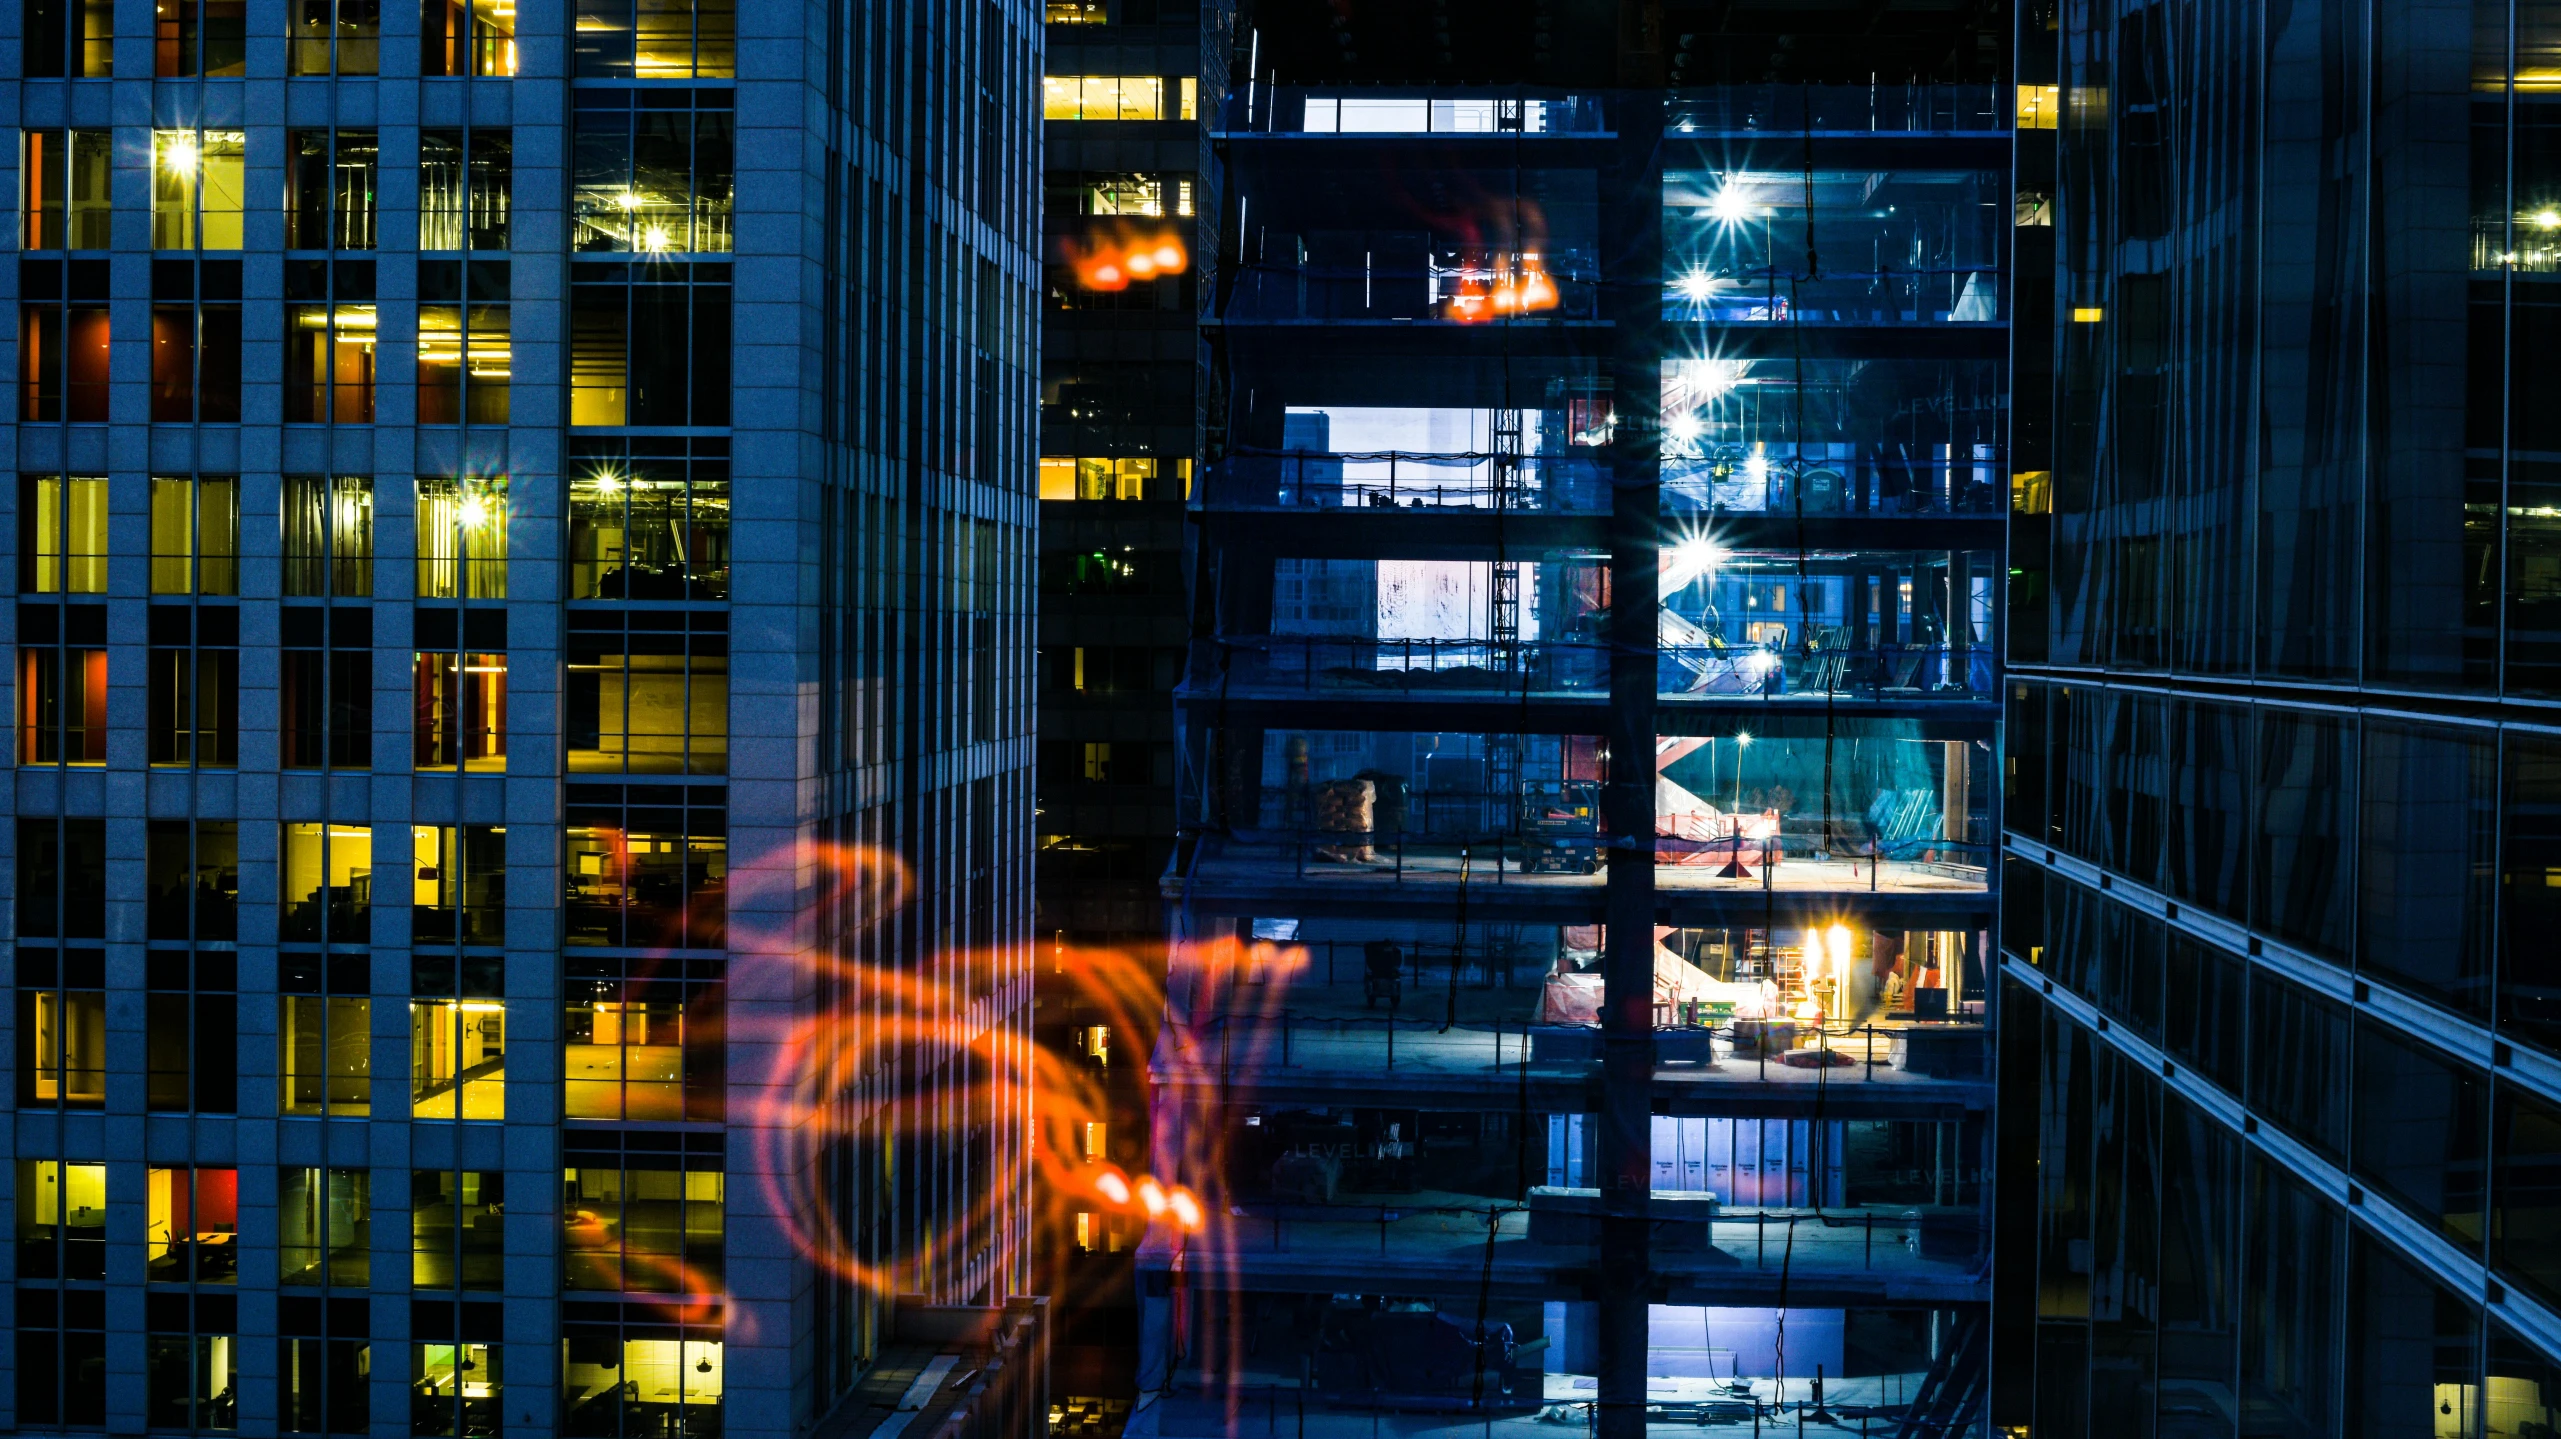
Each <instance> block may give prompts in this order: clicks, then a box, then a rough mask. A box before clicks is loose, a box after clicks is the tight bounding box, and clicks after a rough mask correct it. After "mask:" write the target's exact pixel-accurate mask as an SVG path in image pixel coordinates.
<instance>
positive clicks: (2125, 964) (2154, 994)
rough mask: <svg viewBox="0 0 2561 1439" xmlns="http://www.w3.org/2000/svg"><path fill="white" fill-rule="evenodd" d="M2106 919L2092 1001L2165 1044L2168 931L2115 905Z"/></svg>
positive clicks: (2107, 908)
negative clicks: (2163, 986)
mask: <svg viewBox="0 0 2561 1439" xmlns="http://www.w3.org/2000/svg"><path fill="white" fill-rule="evenodd" d="M2101 903H2102V904H2104V905H2105V909H2104V910H2103V912H2102V914H2101V916H2100V929H2099V947H2098V956H2097V957H2098V970H2099V973H2098V984H2097V986H2096V992H2095V993H2093V994H2092V995H2091V996H2090V997H2091V998H2093V999H2095V1000H2097V1001H2098V1004H2099V1007H2100V1008H2101V1009H2104V1010H2106V1011H2107V1012H2108V1014H2109V1015H2110V1016H2112V1017H2113V1018H2115V1019H2116V1020H2117V1021H2118V1022H2119V1023H2121V1024H2123V1025H2124V1026H2125V1027H2126V1028H2128V1029H2130V1030H2132V1031H2134V1032H2135V1033H2136V1034H2138V1035H2141V1036H2142V1037H2143V1038H2144V1039H2146V1040H2148V1041H2150V1042H2152V1043H2156V1044H2157V1043H2159V1042H2160V1039H2161V977H2162V969H2163V945H2164V942H2165V940H2166V937H2167V930H2166V927H2165V926H2164V925H2163V924H2162V923H2161V921H2159V920H2157V919H2154V918H2153V917H2152V916H2150V915H2148V914H2144V913H2142V912H2141V911H2139V910H2133V909H2128V908H2127V907H2125V906H2124V905H2121V904H2118V903H2116V902H2114V901H2112V900H2108V901H2101Z"/></svg>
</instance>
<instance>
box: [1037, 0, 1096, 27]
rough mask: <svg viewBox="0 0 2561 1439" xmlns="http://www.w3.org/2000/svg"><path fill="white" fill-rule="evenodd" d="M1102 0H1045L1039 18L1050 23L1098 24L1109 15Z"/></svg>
mask: <svg viewBox="0 0 2561 1439" xmlns="http://www.w3.org/2000/svg"><path fill="white" fill-rule="evenodd" d="M1104 12H1105V7H1104V4H1103V0H1047V3H1046V5H1045V6H1044V8H1043V10H1042V15H1041V18H1042V19H1043V20H1044V21H1046V22H1047V23H1049V24H1052V25H1100V24H1102V23H1103V22H1104V21H1106V20H1108V19H1110V18H1111V17H1110V16H1109V15H1107V14H1106V13H1104Z"/></svg>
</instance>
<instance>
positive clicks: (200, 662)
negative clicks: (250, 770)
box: [145, 605, 240, 766]
mask: <svg viewBox="0 0 2561 1439" xmlns="http://www.w3.org/2000/svg"><path fill="white" fill-rule="evenodd" d="M146 698H147V701H148V703H149V705H150V717H149V723H148V724H147V725H146V726H145V728H146V730H147V732H148V737H149V740H150V758H151V762H152V763H153V764H156V765H196V766H230V765H236V764H238V763H239V762H240V611H239V610H237V609H235V608H233V607H231V606H229V605H153V606H152V607H151V677H150V684H149V686H148V693H147V696H146Z"/></svg>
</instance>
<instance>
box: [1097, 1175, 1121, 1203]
mask: <svg viewBox="0 0 2561 1439" xmlns="http://www.w3.org/2000/svg"><path fill="white" fill-rule="evenodd" d="M1094 1192H1095V1193H1096V1194H1099V1195H1101V1196H1102V1197H1103V1198H1105V1199H1108V1200H1110V1201H1111V1202H1112V1203H1114V1204H1127V1203H1128V1202H1129V1181H1128V1180H1127V1179H1125V1178H1123V1177H1122V1176H1121V1172H1120V1171H1119V1170H1117V1169H1113V1168H1111V1167H1109V1166H1105V1167H1104V1169H1103V1172H1102V1173H1100V1174H1097V1175H1095V1176H1094Z"/></svg>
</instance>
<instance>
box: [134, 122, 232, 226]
mask: <svg viewBox="0 0 2561 1439" xmlns="http://www.w3.org/2000/svg"><path fill="white" fill-rule="evenodd" d="M248 156H249V147H248V139H247V137H246V135H244V134H243V132H241V131H238V130H155V131H153V132H152V135H151V248H153V249H155V250H237V249H239V248H240V211H241V198H242V196H244V195H246V194H247V193H248V189H247V185H248Z"/></svg>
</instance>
